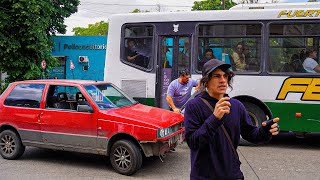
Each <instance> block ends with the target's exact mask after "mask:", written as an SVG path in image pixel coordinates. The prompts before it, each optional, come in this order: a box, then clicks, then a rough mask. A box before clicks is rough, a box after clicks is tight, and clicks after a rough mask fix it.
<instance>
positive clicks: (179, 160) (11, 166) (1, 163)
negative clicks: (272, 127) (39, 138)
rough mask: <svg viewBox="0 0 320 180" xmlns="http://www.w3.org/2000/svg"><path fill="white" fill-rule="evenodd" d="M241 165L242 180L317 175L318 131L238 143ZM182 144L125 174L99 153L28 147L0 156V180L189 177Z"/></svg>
mask: <svg viewBox="0 0 320 180" xmlns="http://www.w3.org/2000/svg"><path fill="white" fill-rule="evenodd" d="M238 151H239V155H240V159H241V162H242V165H241V169H242V171H243V172H244V175H245V178H246V179H248V180H256V179H260V180H271V179H276V180H278V179H281V180H282V179H290V180H304V179H308V180H309V179H312V180H313V179H320V156H319V155H320V153H319V152H320V134H312V135H311V136H308V137H307V138H305V139H297V138H295V137H293V136H291V135H281V136H280V137H278V138H275V139H274V140H272V141H271V142H270V143H269V144H266V145H259V146H240V147H239V149H238ZM189 172H190V160H189V149H188V147H187V145H186V144H182V145H181V146H179V147H178V148H177V151H176V152H170V153H168V154H167V156H166V158H165V159H164V162H161V160H160V159H159V158H157V157H154V158H149V159H146V160H145V161H144V163H143V167H142V169H140V170H139V171H138V172H137V173H136V174H134V175H133V176H131V177H127V176H123V175H119V174H117V173H116V172H115V171H113V169H112V166H111V164H110V163H109V162H108V159H107V158H106V157H104V156H98V155H90V154H81V153H72V152H63V151H52V150H45V149H39V148H33V147H28V148H27V149H26V152H25V153H24V155H23V156H22V157H21V158H20V159H19V160H13V161H12V160H11V161H9V160H4V159H2V158H0V180H7V179H8V180H12V179H21V180H22V179H23V180H28V179H30V180H31V179H32V180H37V179H39V180H40V179H41V180H43V179H45V180H48V179H62V180H64V179H68V180H70V179H77V180H78V179H93V180H98V179H189Z"/></svg>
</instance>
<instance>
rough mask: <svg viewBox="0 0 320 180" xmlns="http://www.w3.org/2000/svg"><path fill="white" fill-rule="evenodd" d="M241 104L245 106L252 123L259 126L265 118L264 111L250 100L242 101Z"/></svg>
mask: <svg viewBox="0 0 320 180" xmlns="http://www.w3.org/2000/svg"><path fill="white" fill-rule="evenodd" d="M243 105H244V106H245V107H246V109H247V111H248V114H249V116H250V119H251V121H252V124H253V125H255V126H257V127H259V126H261V123H262V122H263V121H265V120H267V119H266V113H264V111H263V110H262V109H261V108H260V107H259V106H257V105H255V104H253V103H250V102H243Z"/></svg>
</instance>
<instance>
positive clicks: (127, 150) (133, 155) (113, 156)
mask: <svg viewBox="0 0 320 180" xmlns="http://www.w3.org/2000/svg"><path fill="white" fill-rule="evenodd" d="M110 161H111V164H112V167H113V168H114V169H115V170H116V171H117V172H118V173H120V174H123V175H127V176H129V175H132V174H134V173H135V172H136V171H137V170H139V169H140V167H141V165H142V154H141V152H140V150H139V148H138V147H137V146H136V145H135V144H134V143H132V142H131V141H128V140H120V141H117V142H115V143H114V144H113V145H112V147H111V153H110Z"/></svg>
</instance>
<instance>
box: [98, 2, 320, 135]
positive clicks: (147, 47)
mask: <svg viewBox="0 0 320 180" xmlns="http://www.w3.org/2000/svg"><path fill="white" fill-rule="evenodd" d="M254 6H255V7H253V8H250V7H249V6H237V7H234V8H232V10H224V11H191V12H170V13H169V12H167V13H132V14H121V15H114V16H112V17H111V18H110V21H109V22H110V28H109V33H108V48H107V56H106V57H107V60H106V63H105V64H106V66H105V78H104V79H105V80H106V81H110V82H113V83H114V84H116V85H117V86H119V87H121V89H122V90H124V91H125V92H126V93H127V94H129V95H130V96H131V97H133V98H134V99H136V100H138V101H140V102H141V103H145V104H148V105H153V106H158V107H162V108H168V105H167V103H166V100H165V97H166V91H167V88H168V85H169V83H170V82H171V81H172V80H173V79H175V78H177V77H178V72H179V71H180V70H185V69H187V70H189V71H190V72H191V77H192V78H193V79H200V78H201V64H202V62H203V59H204V56H205V52H206V50H208V49H209V50H212V51H213V53H214V56H215V57H216V58H217V59H219V60H222V61H225V62H226V63H230V64H231V65H232V70H233V71H234V72H235V73H236V76H235V78H234V82H233V90H230V92H228V93H229V95H230V96H231V97H233V98H236V99H238V100H240V101H241V102H242V103H243V104H244V105H245V107H246V108H247V110H248V112H249V114H250V116H251V119H252V121H253V122H254V123H255V124H257V125H258V124H260V123H261V121H262V120H264V119H266V118H268V117H280V118H281V122H280V125H281V129H282V130H285V131H294V132H299V133H304V132H320V113H318V108H319V109H320V75H319V74H316V73H307V72H306V71H305V70H304V68H303V66H302V63H303V61H304V59H305V58H306V57H305V51H306V50H307V49H308V48H316V49H317V50H319V47H320V4H319V3H311V5H310V3H302V4H300V6H297V4H294V5H292V7H291V5H290V4H285V5H282V4H276V7H273V8H272V5H270V4H268V5H266V6H263V5H261V4H260V5H254ZM129 44H131V45H129ZM239 44H241V46H242V50H238V54H240V57H242V58H241V59H240V60H241V62H244V63H245V66H244V68H243V69H237V68H236V65H235V64H236V63H235V61H236V60H235V59H234V58H236V56H234V55H233V54H234V53H235V52H236V51H237V45H239ZM128 45H129V46H128ZM240 49H241V47H240ZM130 57H134V58H130ZM238 57H239V56H238ZM315 60H316V61H317V62H319V58H317V59H315ZM319 112H320V111H319Z"/></svg>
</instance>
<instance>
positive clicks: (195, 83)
mask: <svg viewBox="0 0 320 180" xmlns="http://www.w3.org/2000/svg"><path fill="white" fill-rule="evenodd" d="M192 81H193V87H195V90H196V91H198V90H199V89H200V83H199V82H198V81H197V80H192Z"/></svg>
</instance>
